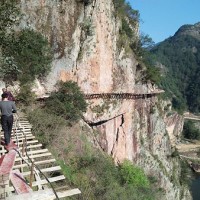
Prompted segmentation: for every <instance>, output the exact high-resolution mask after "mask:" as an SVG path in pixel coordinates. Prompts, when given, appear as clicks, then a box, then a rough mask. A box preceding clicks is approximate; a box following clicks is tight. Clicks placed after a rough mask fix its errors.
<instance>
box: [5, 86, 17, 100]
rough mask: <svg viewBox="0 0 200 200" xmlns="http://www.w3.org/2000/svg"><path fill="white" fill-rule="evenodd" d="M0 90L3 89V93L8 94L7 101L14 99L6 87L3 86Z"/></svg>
mask: <svg viewBox="0 0 200 200" xmlns="http://www.w3.org/2000/svg"><path fill="white" fill-rule="evenodd" d="M2 91H3V94H4V93H6V94H8V100H9V101H15V98H14V96H13V95H12V93H11V92H10V91H9V90H8V89H7V88H3V89H2Z"/></svg>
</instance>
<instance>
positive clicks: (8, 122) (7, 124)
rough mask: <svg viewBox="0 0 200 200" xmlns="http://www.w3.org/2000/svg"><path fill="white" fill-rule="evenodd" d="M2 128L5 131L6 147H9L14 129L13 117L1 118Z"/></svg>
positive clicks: (4, 116) (3, 116)
mask: <svg viewBox="0 0 200 200" xmlns="http://www.w3.org/2000/svg"><path fill="white" fill-rule="evenodd" d="M1 126H2V129H3V131H4V139H5V145H8V144H9V143H10V137H11V132H12V127H13V115H10V116H6V115H2V116H1Z"/></svg>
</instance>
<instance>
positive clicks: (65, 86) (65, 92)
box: [46, 81, 87, 122]
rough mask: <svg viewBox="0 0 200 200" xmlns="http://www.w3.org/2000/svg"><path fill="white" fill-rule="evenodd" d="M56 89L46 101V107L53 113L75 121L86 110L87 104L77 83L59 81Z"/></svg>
mask: <svg viewBox="0 0 200 200" xmlns="http://www.w3.org/2000/svg"><path fill="white" fill-rule="evenodd" d="M57 86H58V91H57V92H53V93H52V94H51V96H50V97H49V99H48V100H47V102H46V108H47V109H48V110H49V112H51V113H54V114H55V115H58V116H62V117H63V118H65V119H67V120H69V121H71V122H72V121H77V120H78V119H80V117H81V116H82V113H83V112H85V111H86V108H87V104H86V101H85V99H84V95H83V93H82V92H81V90H80V88H79V86H78V85H77V83H75V82H72V81H68V82H59V83H58V84H57Z"/></svg>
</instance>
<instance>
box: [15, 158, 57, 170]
mask: <svg viewBox="0 0 200 200" xmlns="http://www.w3.org/2000/svg"><path fill="white" fill-rule="evenodd" d="M52 162H56V159H54V158H53V159H49V160H41V161H36V162H35V164H36V165H42V164H48V163H52ZM28 164H30V165H31V163H29V162H28ZM21 167H27V164H20V165H14V166H13V169H17V168H21Z"/></svg>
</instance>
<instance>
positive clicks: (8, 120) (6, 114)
mask: <svg viewBox="0 0 200 200" xmlns="http://www.w3.org/2000/svg"><path fill="white" fill-rule="evenodd" d="M1 97H2V101H0V110H1V126H2V129H3V132H4V139H5V145H6V146H7V145H9V143H10V138H11V132H12V127H13V113H16V112H17V108H16V106H15V103H14V101H9V100H8V94H7V93H3V94H2V95H1Z"/></svg>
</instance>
